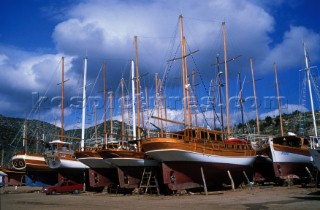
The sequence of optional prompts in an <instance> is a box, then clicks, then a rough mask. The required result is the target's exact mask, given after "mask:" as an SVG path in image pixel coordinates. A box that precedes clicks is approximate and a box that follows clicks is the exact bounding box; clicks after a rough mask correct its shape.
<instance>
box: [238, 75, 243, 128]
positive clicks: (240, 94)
mask: <svg viewBox="0 0 320 210" xmlns="http://www.w3.org/2000/svg"><path fill="white" fill-rule="evenodd" d="M238 80H239V105H240V112H241V123H242V133H244V117H243V102H244V100H243V98H242V96H243V91H242V88H243V87H242V83H241V75H240V72H239V73H238Z"/></svg>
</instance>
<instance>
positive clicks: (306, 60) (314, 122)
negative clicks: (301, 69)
mask: <svg viewBox="0 0 320 210" xmlns="http://www.w3.org/2000/svg"><path fill="white" fill-rule="evenodd" d="M303 49H304V58H305V62H306V69H305V70H306V71H307V80H308V87H309V94H310V103H311V112H312V121H313V127H314V135H315V136H316V137H318V131H317V123H316V115H315V113H314V105H313V97H312V89H311V80H310V67H309V61H308V55H307V49H306V45H305V44H303Z"/></svg>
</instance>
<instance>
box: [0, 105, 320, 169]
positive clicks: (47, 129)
mask: <svg viewBox="0 0 320 210" xmlns="http://www.w3.org/2000/svg"><path fill="white" fill-rule="evenodd" d="M282 118H283V128H284V132H285V134H287V132H293V133H296V134H298V135H300V136H312V135H314V129H313V124H312V115H311V112H306V113H305V112H304V113H302V112H299V111H295V112H293V113H291V114H283V115H282ZM316 119H320V112H319V111H318V112H316ZM24 123H25V124H26V130H27V133H26V136H27V139H28V150H29V151H30V152H36V150H37V148H38V151H39V150H41V149H43V145H42V144H41V141H38V140H42V139H43V137H42V135H44V136H45V141H47V142H48V141H51V140H53V139H57V138H58V137H57V136H53V134H55V135H59V134H60V127H57V126H55V125H52V124H50V123H47V122H43V121H39V120H25V119H22V118H11V117H5V116H3V115H1V114H0V148H1V150H2V151H3V153H4V155H3V156H1V157H3V158H1V163H0V164H1V165H3V164H5V163H8V162H9V160H10V158H11V157H12V155H13V154H14V153H15V152H17V151H23V146H22V139H23V137H22V136H23V124H24ZM318 125H319V123H318ZM127 126H128V125H127V124H125V127H127ZM242 126H243V125H242V124H238V125H236V126H234V129H233V130H234V132H238V133H242ZM255 127H256V121H255V120H250V121H249V122H247V123H245V125H244V131H245V133H253V132H255V131H256V129H255ZM96 128H97V136H98V137H102V136H103V123H101V124H99V125H97V126H96ZM318 129H319V127H318ZM107 131H108V132H109V131H110V122H109V121H108V122H107ZM260 132H261V134H265V135H275V136H279V135H281V130H280V118H279V116H276V117H270V116H267V117H266V118H265V119H263V120H260ZM112 133H115V134H121V122H119V121H114V122H113V132H112ZM126 135H127V134H126ZM65 136H71V137H75V138H80V137H81V129H72V130H67V131H65ZM95 136H96V135H95V127H94V126H93V127H89V128H87V129H86V139H88V138H92V139H93V141H94V139H95ZM65 141H73V140H72V139H68V138H66V139H65ZM73 142H74V148H79V141H73Z"/></svg>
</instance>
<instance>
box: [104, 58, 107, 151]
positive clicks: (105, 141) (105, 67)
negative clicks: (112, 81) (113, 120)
mask: <svg viewBox="0 0 320 210" xmlns="http://www.w3.org/2000/svg"><path fill="white" fill-rule="evenodd" d="M106 79H107V65H106V63H104V64H103V143H104V144H105V145H106V144H107V82H106Z"/></svg>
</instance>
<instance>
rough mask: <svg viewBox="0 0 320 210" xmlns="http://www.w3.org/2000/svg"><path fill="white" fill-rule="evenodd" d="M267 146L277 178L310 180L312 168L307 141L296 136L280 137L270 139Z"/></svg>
mask: <svg viewBox="0 0 320 210" xmlns="http://www.w3.org/2000/svg"><path fill="white" fill-rule="evenodd" d="M269 145H270V150H271V158H272V161H273V169H274V172H275V176H276V177H277V178H280V179H283V180H284V179H288V178H299V179H301V178H310V174H309V172H310V171H311V169H312V167H313V166H312V163H311V156H310V154H309V152H308V148H309V142H308V141H306V140H305V139H303V138H300V137H297V136H281V137H275V138H270V140H269ZM308 171H309V172H308Z"/></svg>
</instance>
